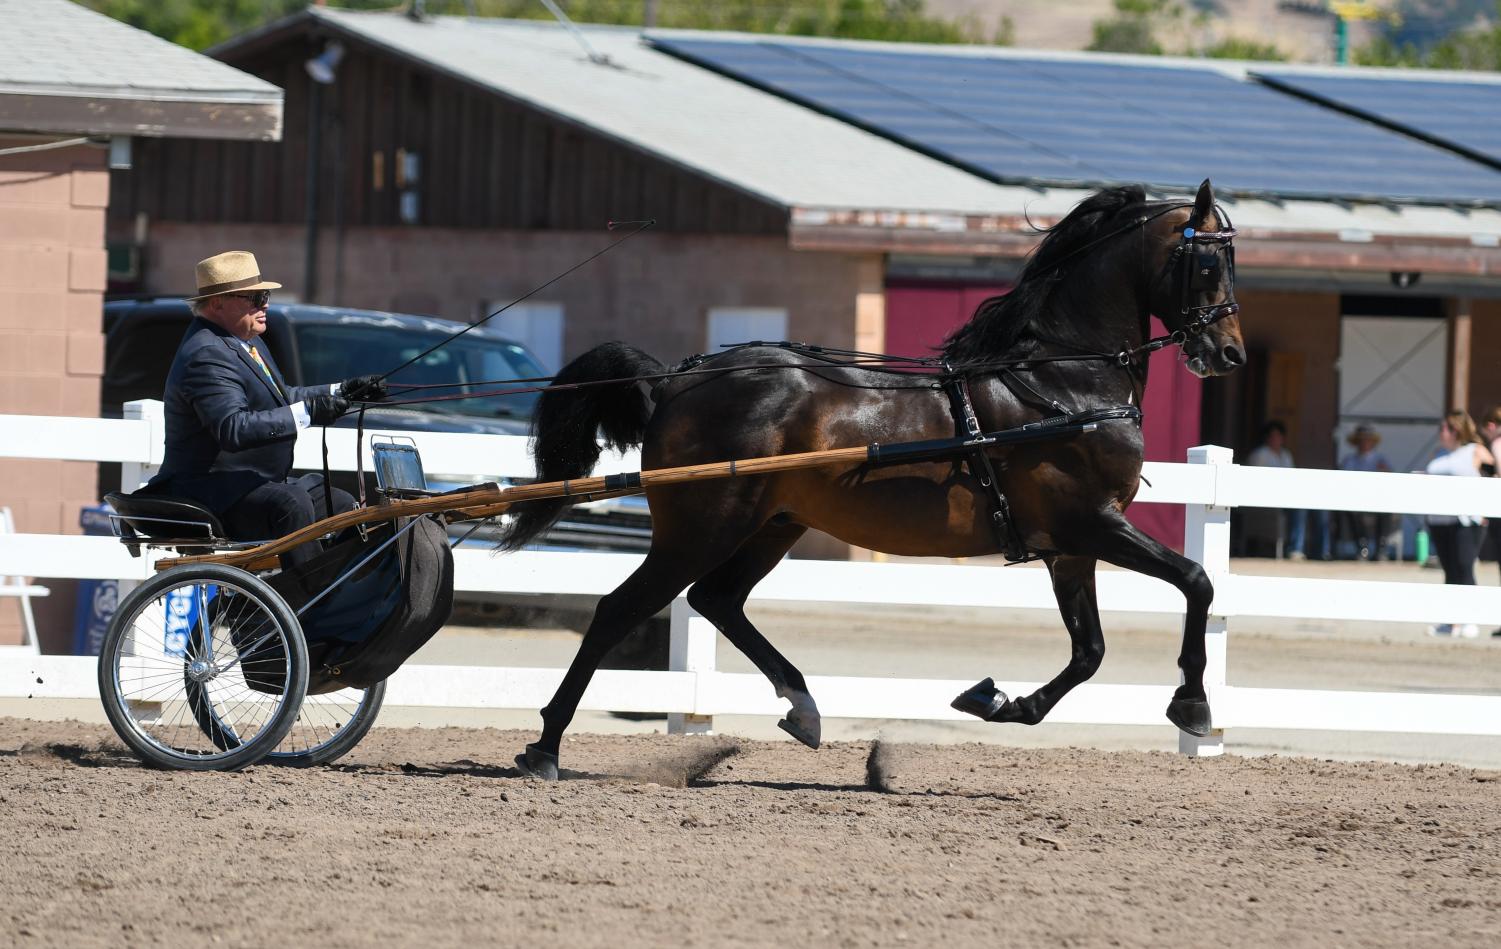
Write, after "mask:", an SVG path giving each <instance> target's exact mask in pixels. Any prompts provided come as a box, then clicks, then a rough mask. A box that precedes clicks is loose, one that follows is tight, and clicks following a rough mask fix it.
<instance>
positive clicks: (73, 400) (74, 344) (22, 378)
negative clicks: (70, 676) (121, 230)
mask: <svg viewBox="0 0 1501 949" xmlns="http://www.w3.org/2000/svg"><path fill="white" fill-rule="evenodd" d="M35 141H36V140H34V139H33V140H24V139H19V140H18V139H14V138H10V139H7V138H4V137H0V148H4V147H7V146H13V145H26V144H35ZM108 204H109V172H108V171H107V170H106V157H105V153H104V151H103V150H101V149H97V148H88V147H76V148H64V149H54V150H51V151H44V152H31V153H26V154H20V155H8V156H3V157H0V413H14V414H24V415H72V416H89V417H92V416H96V415H98V414H99V376H100V373H101V372H102V371H103V360H104V339H103V336H102V335H101V334H100V306H101V304H102V301H103V296H102V295H103V290H104V282H105V269H106V267H105V253H104V226H105V210H106V208H107V206H108ZM95 467H96V466H95V465H92V464H87V463H82V462H62V461H5V460H0V505H5V506H8V507H10V508H11V510H12V511H13V512H14V514H15V518H16V527H17V529H18V530H21V531H24V532H28V533H77V532H78V512H79V509H80V508H81V507H83V506H84V505H86V504H92V503H94V502H95V501H96V500H97V499H96V498H95V497H94V493H95V478H96V475H95ZM44 583H46V585H48V586H50V587H52V588H53V595H52V596H51V597H48V598H47V599H45V600H39V601H37V602H36V603H35V607H36V610H37V614H38V616H37V620H38V625H39V626H45V627H48V628H49V629H50V630H54V631H57V630H61V631H65V630H66V629H68V628H70V624H71V615H72V597H71V587H72V585H71V584H67V583H59V582H54V581H44ZM19 632H20V609H19V606H18V605H17V604H16V601H15V600H13V599H0V643H14V642H18V641H19ZM59 635H60V633H59Z"/></svg>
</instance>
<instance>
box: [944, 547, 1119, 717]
mask: <svg viewBox="0 0 1501 949" xmlns="http://www.w3.org/2000/svg"><path fill="white" fill-rule="evenodd" d="M1048 571H1049V572H1050V573H1051V574H1052V577H1053V595H1054V596H1055V597H1057V599H1058V611H1059V612H1060V613H1061V614H1062V615H1063V624H1064V626H1066V627H1068V635H1069V639H1070V640H1071V641H1072V643H1073V650H1072V653H1071V655H1070V656H1069V660H1068V665H1067V666H1065V667H1064V668H1063V671H1062V672H1060V673H1059V674H1058V675H1057V676H1056V677H1054V678H1053V680H1052V681H1051V682H1048V683H1047V684H1046V685H1044V686H1042V687H1041V688H1039V689H1038V690H1037V691H1035V692H1033V693H1032V694H1031V695H1025V696H1022V697H1020V698H1016V699H1010V698H1007V697H1006V694H1005V693H1004V692H1002V691H1000V690H999V689H997V688H996V687H995V682H994V681H993V680H991V679H984V680H982V681H980V682H979V683H977V684H975V685H973V686H971V687H970V688H969V689H967V690H965V691H964V692H962V693H961V694H960V695H959V696H958V698H956V699H954V701H953V702H952V703H951V705H952V707H953V708H955V709H958V710H959V711H961V712H967V713H968V714H970V715H974V716H977V717H979V718H982V719H984V720H985V721H987V722H1017V723H1020V724H1023V725H1036V724H1038V723H1039V722H1041V721H1042V720H1043V719H1044V718H1046V717H1047V714H1048V713H1049V712H1051V711H1052V710H1053V707H1054V706H1055V705H1057V704H1058V703H1059V702H1060V701H1061V700H1062V699H1063V697H1064V696H1065V695H1067V694H1068V693H1069V692H1070V691H1071V690H1072V689H1073V688H1074V687H1075V686H1077V685H1078V684H1079V683H1081V682H1085V681H1087V680H1088V679H1089V678H1090V677H1091V676H1093V675H1094V674H1095V672H1096V671H1097V670H1098V669H1099V668H1100V662H1101V661H1102V660H1103V659H1104V658H1105V635H1104V633H1103V632H1102V631H1101V629H1100V611H1099V606H1098V603H1097V601H1096V598H1095V574H1094V571H1095V560H1094V558H1092V557H1054V558H1050V559H1049V561H1048Z"/></svg>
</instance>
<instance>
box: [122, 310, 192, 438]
mask: <svg viewBox="0 0 1501 949" xmlns="http://www.w3.org/2000/svg"><path fill="white" fill-rule="evenodd" d="M188 319H189V314H188V311H187V309H186V308H184V309H183V311H182V312H181V313H127V314H125V315H124V316H123V317H122V318H121V319H120V320H119V321H118V322H117V323H116V324H115V328H114V331H113V332H111V333H110V334H109V338H108V340H106V343H105V353H104V380H103V384H102V387H101V392H100V397H101V401H102V403H103V407H104V409H105V411H106V412H107V413H109V414H113V415H118V414H119V413H120V411H121V406H123V405H124V404H125V403H126V402H129V401H132V400H134V399H160V398H161V397H162V390H163V389H165V388H166V385H167V370H169V369H171V368H172V357H173V356H175V355H176V354H177V346H178V344H179V343H181V342H182V334H183V333H185V332H187V329H188Z"/></svg>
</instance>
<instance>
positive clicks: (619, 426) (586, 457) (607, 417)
mask: <svg viewBox="0 0 1501 949" xmlns="http://www.w3.org/2000/svg"><path fill="white" fill-rule="evenodd" d="M666 371H667V367H666V366H663V365H662V364H661V363H660V362H657V360H656V359H653V358H652V357H651V356H649V355H647V354H646V353H644V352H642V351H641V350H639V349H636V348H635V347H633V346H627V345H626V344H625V343H619V342H615V343H604V344H603V345H600V346H596V347H594V348H593V349H591V350H589V351H588V352H587V353H584V354H583V355H582V356H580V357H578V358H577V359H575V360H574V361H573V362H571V363H569V364H568V365H566V366H564V367H563V368H562V369H561V370H560V371H559V372H558V374H557V375H556V376H554V377H553V380H552V385H551V386H549V387H548V388H546V389H544V390H543V391H542V397H541V398H539V399H538V400H537V408H536V411H535V412H534V413H533V414H532V438H533V439H534V441H533V452H534V454H535V456H536V460H537V480H538V481H563V480H565V479H573V478H582V477H584V476H586V475H588V474H589V472H591V471H593V470H594V464H595V462H597V461H599V438H600V436H603V438H604V443H605V444H606V445H607V446H609V447H610V448H615V449H626V448H635V447H637V446H638V445H640V444H641V441H642V439H643V438H645V436H646V423H647V420H648V419H650V418H651V413H652V404H651V400H650V398H649V396H648V395H647V391H648V390H647V387H646V386H643V385H641V384H639V383H636V382H631V381H622V382H620V383H618V384H616V385H585V386H583V387H582V388H578V389H564V388H561V387H562V386H565V385H571V384H576V383H598V382H602V381H604V380H608V379H620V380H631V379H634V378H635V377H637V376H643V375H654V374H656V373H661V372H666ZM571 503H573V502H571V501H568V500H566V499H564V498H545V499H542V500H537V501H525V502H522V503H520V504H517V505H516V509H515V513H514V514H513V515H512V517H511V519H510V521H509V523H507V524H506V526H505V528H504V529H503V530H502V531H501V536H500V549H501V550H517V549H519V548H521V547H523V546H525V545H526V544H527V543H528V542H530V541H531V540H532V539H533V538H535V537H536V536H537V535H539V534H541V533H542V532H543V531H545V530H547V529H548V528H549V527H551V526H552V525H553V524H555V523H556V522H557V520H558V518H560V517H562V516H563V512H564V511H565V510H567V509H568V506H569V504H571Z"/></svg>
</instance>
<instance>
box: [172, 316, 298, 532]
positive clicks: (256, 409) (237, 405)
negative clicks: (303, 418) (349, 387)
mask: <svg viewBox="0 0 1501 949" xmlns="http://www.w3.org/2000/svg"><path fill="white" fill-rule="evenodd" d="M250 345H252V346H254V347H255V349H256V351H257V352H259V353H260V355H261V358H262V359H264V360H265V361H266V365H267V366H268V367H269V368H270V369H271V374H272V376H273V377H274V381H273V379H268V378H266V374H265V373H264V372H262V371H261V369H260V367H259V366H257V365H256V364H255V361H254V360H252V359H251V358H250V354H249V353H247V352H246V351H245V348H244V347H243V346H241V345H240V341H239V340H238V339H235V338H234V337H233V336H231V335H229V334H228V333H226V332H225V331H224V330H222V329H220V328H219V327H217V326H215V325H214V324H212V323H210V322H208V321H207V320H203V319H194V320H193V322H192V323H191V324H189V326H188V331H187V333H186V334H185V335H184V336H183V338H182V343H181V344H180V345H179V346H178V347H177V355H176V357H175V358H173V360H172V368H171V370H170V371H169V372H168V373H167V388H166V393H165V395H164V396H163V398H164V401H165V402H166V427H167V445H166V457H165V459H164V460H163V461H162V468H161V472H160V473H159V474H157V476H156V477H154V478H152V479H151V483H150V484H149V485H147V487H146V489H145V490H146V491H148V492H150V493H153V494H165V495H172V496H174V497H183V498H189V499H191V500H194V501H197V502H198V503H200V504H202V505H203V506H205V507H207V508H208V509H209V510H211V511H213V512H214V513H215V514H218V515H221V516H222V515H223V514H224V512H225V511H227V510H229V509H230V508H231V507H233V506H234V505H235V503H236V502H237V501H239V500H240V499H241V498H243V497H244V496H245V495H246V494H249V493H250V492H251V491H252V490H254V489H255V488H257V487H259V486H260V485H262V484H265V483H266V482H268V481H283V480H285V479H286V477H287V475H288V474H290V473H291V470H292V446H293V445H294V444H295V443H296V441H297V422H296V420H295V419H294V418H293V416H292V410H291V408H289V406H290V405H291V404H292V403H294V402H300V401H303V400H304V399H306V398H307V397H308V396H310V395H313V394H316V393H317V392H319V391H323V390H322V389H311V388H302V387H299V386H290V387H289V386H287V385H286V384H285V382H284V381H283V379H282V376H281V371H280V370H279V369H277V367H276V363H275V362H274V361H272V359H271V353H270V351H269V350H268V349H267V348H266V346H265V345H264V344H263V343H261V341H260V340H259V339H253V340H251V341H250Z"/></svg>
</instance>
